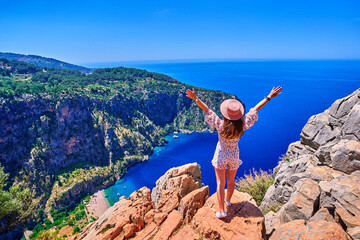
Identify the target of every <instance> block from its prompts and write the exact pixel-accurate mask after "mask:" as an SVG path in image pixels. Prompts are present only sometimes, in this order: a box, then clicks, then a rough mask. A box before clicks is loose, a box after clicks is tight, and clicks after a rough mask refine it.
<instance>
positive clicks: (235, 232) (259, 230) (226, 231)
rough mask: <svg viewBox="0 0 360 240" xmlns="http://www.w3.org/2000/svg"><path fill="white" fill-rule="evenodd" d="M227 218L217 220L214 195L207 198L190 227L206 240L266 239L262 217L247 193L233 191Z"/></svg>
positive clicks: (216, 203)
mask: <svg viewBox="0 0 360 240" xmlns="http://www.w3.org/2000/svg"><path fill="white" fill-rule="evenodd" d="M231 202H232V205H231V206H230V207H228V208H227V213H228V216H227V217H225V218H222V219H218V218H217V217H216V215H215V213H216V211H217V210H218V202H217V196H216V193H215V194H213V195H212V196H211V197H210V198H208V199H207V200H206V202H205V205H204V206H203V207H202V208H200V209H199V210H198V212H197V213H196V214H195V216H194V217H193V220H192V226H193V228H194V229H195V230H197V231H198V232H199V233H200V234H201V235H202V236H203V237H205V238H206V239H222V240H230V239H231V240H236V239H239V240H240V239H241V240H243V239H247V240H251V239H266V230H265V223H264V216H263V215H262V213H261V211H260V210H259V209H258V208H257V206H256V203H255V201H254V199H253V198H252V197H251V196H250V195H249V194H247V193H242V192H239V191H237V190H235V191H234V194H233V197H232V198H231Z"/></svg>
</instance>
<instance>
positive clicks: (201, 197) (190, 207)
mask: <svg viewBox="0 0 360 240" xmlns="http://www.w3.org/2000/svg"><path fill="white" fill-rule="evenodd" d="M208 197H209V186H205V187H202V188H199V189H196V190H194V191H192V192H190V193H189V194H187V195H186V196H185V197H183V198H182V199H181V201H180V204H179V208H178V210H179V212H180V213H181V214H182V215H183V218H184V222H185V223H189V222H190V221H191V220H192V218H193V216H194V215H195V213H196V212H197V210H198V209H199V208H201V207H202V206H204V204H205V201H206V199H207V198H208Z"/></svg>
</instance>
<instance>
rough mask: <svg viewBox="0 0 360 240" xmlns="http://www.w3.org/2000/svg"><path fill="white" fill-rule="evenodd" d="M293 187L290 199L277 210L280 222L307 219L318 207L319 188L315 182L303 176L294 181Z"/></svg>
mask: <svg viewBox="0 0 360 240" xmlns="http://www.w3.org/2000/svg"><path fill="white" fill-rule="evenodd" d="M295 189H296V190H295V192H293V193H292V194H291V197H290V200H289V201H288V202H287V203H286V204H285V205H284V206H283V207H282V208H281V209H280V211H279V214H280V221H281V223H286V222H290V221H292V220H295V219H304V220H308V219H309V218H310V217H311V216H313V215H314V213H315V212H316V211H317V210H318V208H319V197H320V188H319V185H318V183H317V182H315V181H314V180H311V179H310V178H303V179H300V180H299V181H297V182H296V184H295Z"/></svg>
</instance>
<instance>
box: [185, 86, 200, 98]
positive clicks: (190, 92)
mask: <svg viewBox="0 0 360 240" xmlns="http://www.w3.org/2000/svg"><path fill="white" fill-rule="evenodd" d="M186 96H187V97H188V98H191V99H192V100H195V99H196V98H197V97H196V94H195V90H194V88H193V89H192V91H191V90H190V89H188V90H186Z"/></svg>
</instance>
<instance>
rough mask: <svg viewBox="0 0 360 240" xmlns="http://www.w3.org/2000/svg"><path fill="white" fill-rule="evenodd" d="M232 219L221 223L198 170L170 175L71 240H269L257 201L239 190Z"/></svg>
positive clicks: (125, 200) (214, 200)
mask: <svg viewBox="0 0 360 240" xmlns="http://www.w3.org/2000/svg"><path fill="white" fill-rule="evenodd" d="M231 201H232V202H233V203H234V204H233V205H232V206H230V207H228V209H227V211H228V216H227V217H226V218H224V219H218V218H216V216H215V212H216V211H217V198H216V195H215V194H214V195H212V196H210V197H209V187H208V186H202V182H201V171H200V165H198V164H197V163H191V164H186V165H184V166H180V167H177V168H172V169H170V170H168V171H167V172H166V173H165V175H163V176H162V177H161V178H160V179H159V180H158V181H157V182H156V187H155V188H154V189H153V190H152V191H150V189H148V188H146V187H143V188H141V189H139V190H138V191H135V192H134V193H132V194H131V195H130V196H129V198H125V197H121V198H120V200H119V202H117V203H116V204H115V205H114V206H112V207H110V208H109V209H108V210H107V211H106V212H105V214H104V215H103V216H102V217H100V218H99V219H98V220H97V221H96V222H94V223H92V224H90V225H89V226H87V227H86V228H85V229H84V230H83V232H82V233H80V234H78V235H77V236H72V237H71V238H70V239H72V240H78V239H128V238H133V239H134V240H135V239H136V240H138V239H182V240H184V239H266V232H265V221H264V216H263V215H262V213H261V211H260V209H259V208H258V207H257V206H256V203H255V201H254V199H253V198H252V197H251V196H250V195H248V194H246V193H241V192H239V191H235V193H234V195H233V198H232V200H231Z"/></svg>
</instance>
